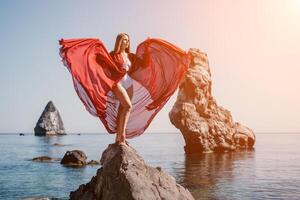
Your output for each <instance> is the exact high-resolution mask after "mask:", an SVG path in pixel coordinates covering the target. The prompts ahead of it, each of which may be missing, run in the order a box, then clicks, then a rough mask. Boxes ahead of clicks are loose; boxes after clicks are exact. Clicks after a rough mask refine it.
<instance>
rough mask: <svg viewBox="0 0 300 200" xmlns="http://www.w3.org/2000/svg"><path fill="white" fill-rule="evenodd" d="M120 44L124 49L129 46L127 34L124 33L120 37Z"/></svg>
mask: <svg viewBox="0 0 300 200" xmlns="http://www.w3.org/2000/svg"><path fill="white" fill-rule="evenodd" d="M121 46H122V48H124V49H125V48H127V47H128V46H129V38H128V36H127V35H124V36H123V38H122V39H121Z"/></svg>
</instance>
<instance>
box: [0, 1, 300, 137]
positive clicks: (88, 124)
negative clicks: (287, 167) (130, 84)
mask: <svg viewBox="0 0 300 200" xmlns="http://www.w3.org/2000/svg"><path fill="white" fill-rule="evenodd" d="M0 27H1V28H0V38H1V47H0V90H1V98H0V133H19V132H25V133H32V132H33V129H34V126H35V124H36V122H37V120H38V118H39V117H40V115H41V113H42V111H43V109H44V107H45V106H46V104H47V102H48V101H49V100H52V101H53V102H54V105H55V106H56V107H57V109H58V110H59V112H60V115H61V116H62V119H63V122H64V124H65V128H66V131H67V132H69V133H97V132H105V129H104V127H103V125H102V124H101V122H100V120H99V119H98V118H95V117H93V116H92V115H90V114H89V113H88V112H87V111H86V110H85V108H84V106H83V104H82V103H81V101H80V99H79V98H78V96H77V94H76V92H75V90H74V88H73V84H72V80H71V75H70V73H69V72H68V70H67V69H66V68H65V67H64V66H63V64H62V62H61V59H60V57H59V54H58V48H59V45H58V40H59V39H60V38H87V37H93V38H95V37H96V38H100V39H101V40H102V41H103V42H104V44H105V45H106V47H107V48H108V49H109V50H112V48H113V45H114V42H115V37H116V35H117V34H118V33H120V32H126V33H128V34H129V35H130V37H131V49H132V51H135V48H136V46H137V45H138V44H139V43H140V42H142V41H143V40H145V39H146V38H147V37H153V38H162V39H165V40H167V41H169V42H171V43H173V44H175V45H177V46H179V47H180V48H182V49H184V50H188V49H189V48H198V49H200V50H201V51H204V52H206V53H207V54H208V57H209V63H210V67H211V72H212V94H213V97H214V98H215V99H216V101H217V103H218V105H220V106H222V107H224V108H226V109H228V110H230V112H231V114H232V117H233V119H234V121H237V122H240V123H242V124H244V125H246V126H248V127H250V128H251V129H252V130H253V131H254V132H300V117H299V115H300V79H299V76H300V64H299V60H300V0H263V1H262V0H225V1H220V0H186V1H182V0H164V1H159V0H151V1H147V0H143V1H141V0H128V1H102V0H97V1H96V0H94V1H92V0H89V1H83V0H81V1H79V0H51V1H39V0H26V1H20V0H18V1H17V0H10V1H0ZM176 95H177V94H176V93H175V94H174V96H173V97H172V98H171V99H170V100H169V102H168V103H167V104H166V106H165V107H164V108H163V109H162V110H161V111H160V113H159V114H158V115H157V116H156V118H155V119H154V120H153V122H152V123H151V125H150V126H149V128H148V129H147V130H146V132H178V130H177V129H176V128H175V127H174V126H173V125H172V124H171V123H170V121H169V117H168V113H169V111H170V110H171V108H172V106H173V104H174V102H175V100H176Z"/></svg>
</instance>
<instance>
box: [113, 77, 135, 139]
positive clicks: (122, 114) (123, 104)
mask: <svg viewBox="0 0 300 200" xmlns="http://www.w3.org/2000/svg"><path fill="white" fill-rule="evenodd" d="M113 92H114V94H115V96H116V97H117V98H118V99H119V101H120V105H119V110H118V116H117V136H116V141H117V142H120V143H121V144H122V143H125V130H126V125H127V122H128V119H129V115H130V111H131V107H132V105H131V101H130V100H131V97H132V93H133V88H132V87H130V88H128V90H127V91H126V90H125V89H124V88H123V87H122V86H121V84H119V83H118V84H117V85H116V87H114V88H113ZM127 92H128V93H129V94H130V96H129V95H128V93H127Z"/></svg>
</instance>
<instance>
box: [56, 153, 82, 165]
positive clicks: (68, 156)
mask: <svg viewBox="0 0 300 200" xmlns="http://www.w3.org/2000/svg"><path fill="white" fill-rule="evenodd" d="M86 159H87V157H86V155H85V153H84V152H83V151H80V150H72V151H67V152H66V153H65V155H64V157H63V159H62V160H61V162H60V164H63V165H66V166H71V167H80V166H84V165H86Z"/></svg>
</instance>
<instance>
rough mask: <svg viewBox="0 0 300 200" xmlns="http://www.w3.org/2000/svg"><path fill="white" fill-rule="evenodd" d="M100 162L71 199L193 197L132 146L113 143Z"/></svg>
mask: <svg viewBox="0 0 300 200" xmlns="http://www.w3.org/2000/svg"><path fill="white" fill-rule="evenodd" d="M100 162H101V164H102V167H101V168H100V169H98V171H97V174H96V176H94V177H93V178H92V179H91V181H90V182H89V183H87V184H85V185H81V186H80V187H79V188H78V189H77V190H76V191H74V192H71V193H70V199H71V200H79V199H80V200H99V199H110V200H128V199H136V200H138V199H141V200H142V199H145V200H146V199H147V200H151V199H153V200H154V199H157V200H159V199H164V200H185V199H194V198H193V197H192V195H191V194H190V192H189V191H188V190H187V189H185V188H184V187H182V186H180V185H179V184H177V183H176V182H175V179H174V178H173V177H171V176H170V175H168V174H167V173H165V172H164V171H162V170H161V168H159V167H157V168H153V167H150V166H147V165H146V164H145V162H144V160H143V159H142V158H141V157H140V156H139V155H138V154H137V152H136V151H135V150H134V149H133V148H132V147H128V146H124V145H118V144H110V145H109V146H108V147H107V149H106V150H105V151H104V152H103V154H102V158H101V161H100Z"/></svg>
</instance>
